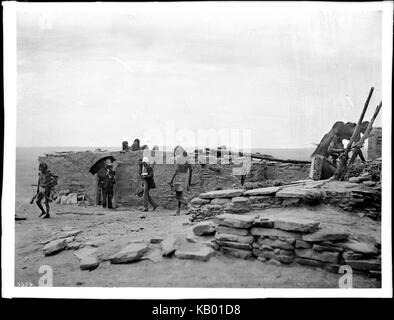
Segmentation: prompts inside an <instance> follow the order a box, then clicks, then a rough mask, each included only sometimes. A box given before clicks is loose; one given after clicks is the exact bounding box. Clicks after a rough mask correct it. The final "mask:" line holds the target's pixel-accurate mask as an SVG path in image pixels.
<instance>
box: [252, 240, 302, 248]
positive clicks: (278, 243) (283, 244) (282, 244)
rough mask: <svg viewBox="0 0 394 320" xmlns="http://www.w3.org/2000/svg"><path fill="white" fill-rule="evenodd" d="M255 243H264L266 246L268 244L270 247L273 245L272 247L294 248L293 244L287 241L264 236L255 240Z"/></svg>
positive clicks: (261, 244)
mask: <svg viewBox="0 0 394 320" xmlns="http://www.w3.org/2000/svg"><path fill="white" fill-rule="evenodd" d="M257 243H258V244H259V245H260V246H263V245H266V246H270V247H273V248H281V249H287V250H294V245H293V244H290V243H288V242H286V241H282V240H271V239H268V238H264V239H262V238H259V239H258V240H257Z"/></svg>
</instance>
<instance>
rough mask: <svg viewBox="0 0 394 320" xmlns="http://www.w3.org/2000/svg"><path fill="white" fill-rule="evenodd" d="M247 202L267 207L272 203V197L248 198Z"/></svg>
mask: <svg viewBox="0 0 394 320" xmlns="http://www.w3.org/2000/svg"><path fill="white" fill-rule="evenodd" d="M249 201H250V203H251V204H260V205H261V204H265V205H267V206H268V205H270V204H273V203H274V196H250V197H249Z"/></svg>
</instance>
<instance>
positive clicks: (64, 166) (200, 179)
mask: <svg viewBox="0 0 394 320" xmlns="http://www.w3.org/2000/svg"><path fill="white" fill-rule="evenodd" d="M148 154H150V155H151V159H153V158H156V159H163V160H164V161H162V162H161V161H157V163H156V164H155V165H154V175H155V182H156V185H157V187H156V189H154V190H152V196H153V197H155V199H157V202H158V204H159V205H160V206H161V207H165V208H174V207H175V206H176V201H175V199H174V194H173V191H171V190H170V186H169V184H168V182H169V181H170V180H171V178H172V175H173V173H174V170H175V165H174V164H168V162H171V160H169V161H166V159H172V153H170V152H159V151H156V153H155V154H153V153H152V152H151V151H148ZM108 155H112V156H113V157H114V158H115V159H116V160H117V161H116V163H115V164H116V166H115V171H116V181H117V184H116V185H115V196H114V200H115V202H116V204H117V205H122V206H134V205H141V199H140V198H138V197H137V193H138V191H139V190H140V184H141V182H140V180H139V168H138V160H139V159H141V158H142V157H143V155H146V153H143V151H135V152H124V151H118V152H91V151H86V152H68V153H55V154H48V155H46V156H45V157H40V158H39V161H40V162H42V161H44V162H46V163H47V164H48V166H49V168H50V170H51V171H52V172H53V173H54V174H56V175H58V176H59V183H58V186H57V187H56V190H58V191H60V193H61V194H64V195H67V194H69V195H74V196H73V197H71V198H72V199H74V198H75V199H77V196H76V194H79V195H81V194H84V195H85V197H86V198H87V200H88V202H89V203H91V204H93V203H95V200H96V194H97V178H96V176H93V175H91V174H90V173H89V169H90V167H91V166H92V165H93V164H94V163H95V162H96V161H97V160H99V159H100V158H102V157H105V156H108ZM194 160H195V159H194V158H191V162H192V163H193V161H194ZM200 160H201V159H197V162H198V164H194V165H193V179H192V187H191V193H190V194H189V195H188V197H190V199H191V198H194V197H196V196H198V195H199V194H200V193H203V192H206V191H209V190H217V189H228V188H237V187H240V186H241V179H240V177H239V176H235V175H234V174H233V169H234V168H235V167H237V166H239V159H236V158H234V159H233V160H234V161H233V163H232V164H225V162H224V161H223V162H220V161H217V159H216V158H214V157H210V158H209V157H208V158H206V157H205V156H204V161H203V163H201V162H200ZM162 163H164V164H162ZM308 173H309V165H307V164H306V165H304V164H300V165H299V164H287V163H275V162H266V161H258V162H252V166H251V170H250V172H249V173H248V174H247V176H246V180H245V182H246V183H249V182H250V183H254V182H258V181H267V179H268V180H269V179H280V181H283V182H290V181H294V180H298V179H306V178H307V176H308ZM69 198H70V197H69ZM71 198H70V199H71ZM78 199H79V197H78ZM59 203H60V201H59Z"/></svg>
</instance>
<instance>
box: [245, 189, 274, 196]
mask: <svg viewBox="0 0 394 320" xmlns="http://www.w3.org/2000/svg"><path fill="white" fill-rule="evenodd" d="M279 190H280V187H267V188H258V189H251V190H248V191H245V192H244V195H245V196H265V195H272V194H275V193H277V192H278V191H279Z"/></svg>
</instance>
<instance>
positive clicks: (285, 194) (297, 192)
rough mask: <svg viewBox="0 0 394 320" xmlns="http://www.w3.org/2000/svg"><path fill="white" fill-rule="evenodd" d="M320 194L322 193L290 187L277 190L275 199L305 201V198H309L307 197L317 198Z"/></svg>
mask: <svg viewBox="0 0 394 320" xmlns="http://www.w3.org/2000/svg"><path fill="white" fill-rule="evenodd" d="M321 194H322V193H321V191H320V190H315V189H307V188H296V187H290V188H283V189H281V190H279V191H278V192H277V193H276V194H275V196H276V197H277V198H299V199H305V198H309V197H319V196H321Z"/></svg>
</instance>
